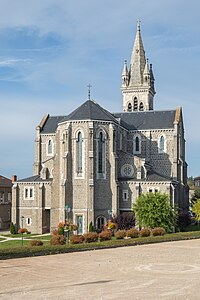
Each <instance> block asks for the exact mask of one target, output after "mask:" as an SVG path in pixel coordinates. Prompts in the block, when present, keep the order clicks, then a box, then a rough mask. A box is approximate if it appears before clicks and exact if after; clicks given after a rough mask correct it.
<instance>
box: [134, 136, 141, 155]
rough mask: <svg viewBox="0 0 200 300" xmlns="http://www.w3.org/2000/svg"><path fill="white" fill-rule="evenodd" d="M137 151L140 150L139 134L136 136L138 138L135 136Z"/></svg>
mask: <svg viewBox="0 0 200 300" xmlns="http://www.w3.org/2000/svg"><path fill="white" fill-rule="evenodd" d="M135 151H136V152H139V151H140V140H139V137H138V136H136V138H135Z"/></svg>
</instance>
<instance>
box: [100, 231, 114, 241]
mask: <svg viewBox="0 0 200 300" xmlns="http://www.w3.org/2000/svg"><path fill="white" fill-rule="evenodd" d="M111 237H112V231H111V230H103V231H102V232H100V233H99V239H100V241H101V242H102V241H109V240H111Z"/></svg>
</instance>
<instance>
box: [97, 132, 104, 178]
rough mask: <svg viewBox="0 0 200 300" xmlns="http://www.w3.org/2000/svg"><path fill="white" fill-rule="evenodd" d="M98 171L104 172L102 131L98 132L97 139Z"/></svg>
mask: <svg viewBox="0 0 200 300" xmlns="http://www.w3.org/2000/svg"><path fill="white" fill-rule="evenodd" d="M98 173H99V174H103V173H105V139H104V136H103V132H100V134H99V140H98Z"/></svg>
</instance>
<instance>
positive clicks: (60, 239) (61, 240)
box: [50, 235, 66, 245]
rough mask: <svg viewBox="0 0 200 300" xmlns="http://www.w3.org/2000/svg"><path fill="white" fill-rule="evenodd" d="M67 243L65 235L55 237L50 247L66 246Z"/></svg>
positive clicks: (51, 240)
mask: <svg viewBox="0 0 200 300" xmlns="http://www.w3.org/2000/svg"><path fill="white" fill-rule="evenodd" d="M65 243H66V238H65V236H63V235H54V236H53V237H52V238H51V239H50V245H64V244H65Z"/></svg>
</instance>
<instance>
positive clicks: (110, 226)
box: [108, 222, 117, 230]
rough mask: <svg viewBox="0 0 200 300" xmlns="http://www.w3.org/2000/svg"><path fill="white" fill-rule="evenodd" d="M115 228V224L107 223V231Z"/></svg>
mask: <svg viewBox="0 0 200 300" xmlns="http://www.w3.org/2000/svg"><path fill="white" fill-rule="evenodd" d="M116 228H117V224H116V223H114V222H108V229H112V230H113V229H116Z"/></svg>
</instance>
